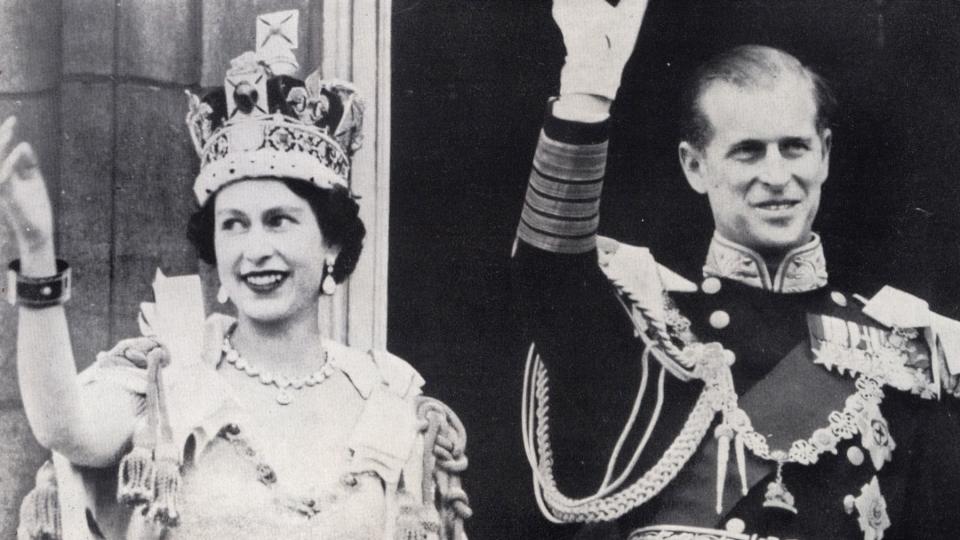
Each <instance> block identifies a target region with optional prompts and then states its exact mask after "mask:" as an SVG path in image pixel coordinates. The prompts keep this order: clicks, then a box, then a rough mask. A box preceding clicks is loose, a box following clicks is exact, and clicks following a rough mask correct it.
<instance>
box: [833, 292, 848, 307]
mask: <svg viewBox="0 0 960 540" xmlns="http://www.w3.org/2000/svg"><path fill="white" fill-rule="evenodd" d="M830 299H831V300H833V303H834V304H836V305H838V306H840V307H847V297H846V296H844V295H843V293H842V292H840V291H833V292H832V293H830Z"/></svg>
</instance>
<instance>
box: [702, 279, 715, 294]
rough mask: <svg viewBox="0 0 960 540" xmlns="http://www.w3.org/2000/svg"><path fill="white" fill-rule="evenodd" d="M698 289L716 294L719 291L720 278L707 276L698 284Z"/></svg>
mask: <svg viewBox="0 0 960 540" xmlns="http://www.w3.org/2000/svg"><path fill="white" fill-rule="evenodd" d="M700 290H702V291H703V292H705V293H707V294H717V293H718V292H720V280H719V279H717V278H715V277H708V278H707V279H705V280H703V283H701V284H700Z"/></svg>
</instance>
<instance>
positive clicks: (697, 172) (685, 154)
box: [677, 141, 707, 195]
mask: <svg viewBox="0 0 960 540" xmlns="http://www.w3.org/2000/svg"><path fill="white" fill-rule="evenodd" d="M677 150H678V154H679V156H680V167H681V168H682V169H683V175H684V176H685V177H686V178H687V183H688V184H690V187H691V188H693V190H694V191H696V192H697V193H699V194H701V195H703V194H704V193H706V192H707V183H706V178H705V175H704V170H703V166H704V164H703V152H702V151H700V150H698V149H696V148H694V146H693V145H692V144H690V143H688V142H687V141H681V142H680V146H679V147H678V149H677Z"/></svg>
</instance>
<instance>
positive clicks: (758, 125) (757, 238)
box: [680, 76, 830, 255]
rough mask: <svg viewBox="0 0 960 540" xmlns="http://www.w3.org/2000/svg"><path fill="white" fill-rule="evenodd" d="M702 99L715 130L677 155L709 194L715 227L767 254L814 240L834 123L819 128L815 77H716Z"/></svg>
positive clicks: (693, 181)
mask: <svg viewBox="0 0 960 540" xmlns="http://www.w3.org/2000/svg"><path fill="white" fill-rule="evenodd" d="M700 106H701V108H702V110H703V112H704V114H705V115H706V117H707V119H708V120H709V122H710V125H711V126H712V128H713V137H712V138H711V140H710V141H709V143H708V144H707V146H706V148H704V149H703V150H702V151H700V150H698V149H696V148H693V147H692V146H691V145H689V144H688V143H686V142H682V143H680V160H681V164H682V166H683V169H684V173H685V174H686V176H687V180H688V181H689V182H690V185H691V186H692V187H693V188H694V189H695V190H696V191H697V192H699V193H701V194H706V195H707V198H708V200H709V201H710V209H711V210H712V211H713V219H714V222H715V225H716V229H717V231H718V232H719V233H720V234H721V235H723V236H724V237H726V238H727V239H729V240H733V241H734V242H737V243H739V244H741V245H743V246H745V247H748V248H751V249H753V250H755V251H758V252H760V253H763V254H779V255H782V254H784V253H785V252H786V251H788V250H790V249H792V248H794V247H797V246H800V245H803V244H804V243H806V242H807V241H809V239H810V237H811V228H812V226H813V219H814V218H815V217H816V215H817V209H818V208H819V206H820V190H821V187H822V186H823V183H824V181H825V180H826V179H827V172H828V169H829V163H830V130H829V129H825V130H823V131H822V132H818V131H817V127H816V114H817V107H816V102H815V100H814V96H813V86H812V85H811V83H810V82H809V81H808V80H807V79H806V78H801V77H800V76H785V77H782V78H781V79H780V80H778V81H777V82H775V83H772V84H771V85H769V86H765V87H757V88H740V87H738V86H735V85H732V84H729V83H724V82H718V83H713V84H712V85H711V86H709V87H708V88H707V89H706V91H705V92H704V94H703V95H702V96H701V98H700Z"/></svg>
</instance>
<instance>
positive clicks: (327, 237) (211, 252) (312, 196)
mask: <svg viewBox="0 0 960 540" xmlns="http://www.w3.org/2000/svg"><path fill="white" fill-rule="evenodd" d="M276 180H279V181H281V182H283V183H284V185H286V186H287V187H288V188H290V191H292V192H294V193H295V194H296V195H297V196H299V197H300V198H302V199H303V200H305V201H307V203H308V204H309V205H310V208H311V209H313V214H314V215H315V216H316V217H317V223H319V224H320V232H321V234H322V235H323V240H324V241H325V242H326V243H327V244H328V245H331V246H338V247H339V248H340V254H339V255H338V256H337V262H336V263H335V264H334V265H333V280H334V281H336V282H337V283H342V282H343V280H345V279H347V277H348V276H349V275H350V274H351V273H352V272H353V269H354V268H356V266H357V261H358V260H359V259H360V251H362V250H363V237H364V236H365V235H366V233H367V230H366V228H365V227H364V226H363V221H361V220H360V217H359V215H358V213H359V211H360V207H359V206H358V205H357V203H356V201H354V200H353V198H352V197H351V196H350V192H349V191H348V190H347V188H344V187H341V186H334V187H333V189H321V188H318V187H317V186H315V185H313V184H311V183H309V182H305V181H303V180H294V179H291V178H277V179H276ZM216 200H217V194H216V193H214V194H213V195H211V196H210V198H209V199H207V201H206V203H204V205H203V206H201V207H200V208H199V209H198V210H197V211H196V212H194V213H193V215H191V216H190V221H189V222H188V223H187V239H188V240H190V243H191V244H193V247H194V249H196V250H197V256H198V257H200V260H202V261H203V262H205V263H208V264H211V265H214V266H216V264H217V255H216V250H215V249H214V245H213V237H214V229H215V220H214V207H215V206H216Z"/></svg>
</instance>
